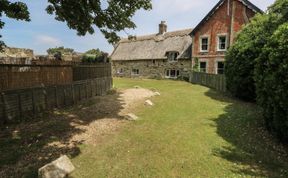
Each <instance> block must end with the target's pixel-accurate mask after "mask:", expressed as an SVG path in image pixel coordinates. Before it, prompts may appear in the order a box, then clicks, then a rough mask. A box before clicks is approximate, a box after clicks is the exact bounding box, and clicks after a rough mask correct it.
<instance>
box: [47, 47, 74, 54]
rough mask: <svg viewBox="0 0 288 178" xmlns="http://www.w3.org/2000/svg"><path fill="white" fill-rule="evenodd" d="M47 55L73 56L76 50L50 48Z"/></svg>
mask: <svg viewBox="0 0 288 178" xmlns="http://www.w3.org/2000/svg"><path fill="white" fill-rule="evenodd" d="M47 53H48V54H50V55H55V54H58V53H60V54H72V53H74V49H71V48H64V46H60V47H56V48H49V49H48V50H47Z"/></svg>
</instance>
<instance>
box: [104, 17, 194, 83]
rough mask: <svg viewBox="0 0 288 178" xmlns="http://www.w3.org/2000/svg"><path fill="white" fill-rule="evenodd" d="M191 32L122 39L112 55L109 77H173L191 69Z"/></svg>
mask: <svg viewBox="0 0 288 178" xmlns="http://www.w3.org/2000/svg"><path fill="white" fill-rule="evenodd" d="M191 32H192V29H187V30H180V31H173V32H167V25H166V23H165V22H164V21H162V22H161V24H160V25H159V33H157V34H152V35H147V36H137V37H136V36H130V37H129V38H128V39H122V40H121V41H120V42H119V43H118V45H117V46H116V48H115V50H114V52H113V53H112V55H111V56H110V57H111V60H112V65H113V75H114V76H123V77H145V78H177V76H180V75H183V74H185V73H187V72H188V71H189V70H190V69H191V65H192V63H191V49H192V48H191V47H192V38H191V36H190V35H189V34H190V33H191Z"/></svg>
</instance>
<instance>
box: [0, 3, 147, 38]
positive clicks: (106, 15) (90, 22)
mask: <svg viewBox="0 0 288 178" xmlns="http://www.w3.org/2000/svg"><path fill="white" fill-rule="evenodd" d="M11 1H12V0H1V1H0V20H1V17H2V15H3V13H5V14H6V16H7V17H9V18H13V19H18V20H26V21H29V20H30V19H29V11H28V8H27V5H26V4H25V3H22V2H13V3H12V2H11ZM105 6H106V7H105ZM151 8H152V4H151V0H137V1H135V0H106V1H104V0H85V1H82V0H69V1H68V0H48V6H47V8H46V11H47V13H48V14H51V15H52V14H54V15H55V19H56V20H58V21H62V22H66V23H67V25H68V27H69V28H70V29H74V30H76V31H77V32H78V35H82V36H83V35H85V34H87V33H89V34H93V33H94V32H95V29H94V26H96V27H98V28H99V29H100V31H101V32H102V33H103V34H104V36H105V38H106V39H107V40H108V42H109V43H117V42H118V41H119V39H120V38H119V36H118V35H117V33H118V32H120V31H122V30H124V29H125V28H135V27H136V25H135V24H134V23H133V22H132V17H133V16H134V14H135V12H136V11H137V10H139V9H144V10H150V9H151ZM3 26H4V23H3V22H2V21H0V29H1V28H3Z"/></svg>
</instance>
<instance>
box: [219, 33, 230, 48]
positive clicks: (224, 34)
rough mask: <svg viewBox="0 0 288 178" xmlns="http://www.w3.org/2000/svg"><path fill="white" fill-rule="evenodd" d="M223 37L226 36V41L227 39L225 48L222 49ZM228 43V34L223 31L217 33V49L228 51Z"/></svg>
mask: <svg viewBox="0 0 288 178" xmlns="http://www.w3.org/2000/svg"><path fill="white" fill-rule="evenodd" d="M221 37H225V38H226V41H225V49H220V48H219V47H220V38H221ZM227 45H228V36H227V34H226V33H222V34H218V35H217V51H226V50H227Z"/></svg>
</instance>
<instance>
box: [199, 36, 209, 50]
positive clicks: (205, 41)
mask: <svg viewBox="0 0 288 178" xmlns="http://www.w3.org/2000/svg"><path fill="white" fill-rule="evenodd" d="M208 50H209V38H208V37H207V36H202V37H200V52H208Z"/></svg>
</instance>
